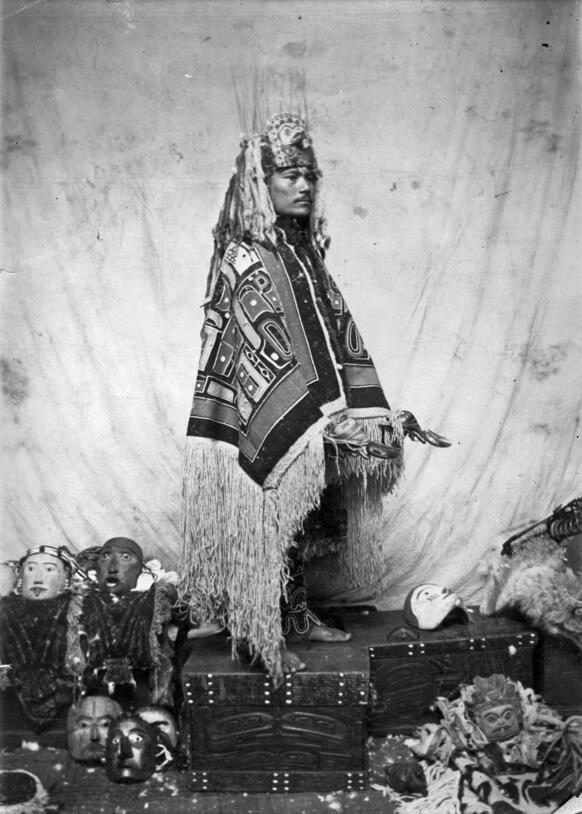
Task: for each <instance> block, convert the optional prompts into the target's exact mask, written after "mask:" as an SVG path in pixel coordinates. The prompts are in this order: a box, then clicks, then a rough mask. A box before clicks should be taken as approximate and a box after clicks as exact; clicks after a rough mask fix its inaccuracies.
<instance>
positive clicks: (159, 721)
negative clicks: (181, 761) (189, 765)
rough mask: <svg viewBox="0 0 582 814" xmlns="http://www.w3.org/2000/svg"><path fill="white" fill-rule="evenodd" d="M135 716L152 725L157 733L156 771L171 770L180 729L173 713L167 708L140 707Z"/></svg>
mask: <svg viewBox="0 0 582 814" xmlns="http://www.w3.org/2000/svg"><path fill="white" fill-rule="evenodd" d="M135 714H136V715H137V716H138V717H139V718H141V719H142V720H144V721H146V722H147V723H148V724H151V725H152V726H153V727H154V728H155V730H156V732H157V741H158V746H157V752H156V771H164V770H165V769H169V768H170V767H171V766H172V764H173V762H174V755H175V749H176V747H177V745H178V729H177V727H176V721H175V719H174V716H173V715H172V713H171V712H170V711H169V710H168V709H166V708H165V707H158V706H148V707H140V708H139V709H138V710H136V712H135Z"/></svg>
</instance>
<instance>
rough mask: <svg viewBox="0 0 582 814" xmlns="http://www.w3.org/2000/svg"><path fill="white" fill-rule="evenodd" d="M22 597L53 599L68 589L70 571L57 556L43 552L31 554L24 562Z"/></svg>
mask: <svg viewBox="0 0 582 814" xmlns="http://www.w3.org/2000/svg"><path fill="white" fill-rule="evenodd" d="M20 573H21V578H22V596H23V597H25V599H35V600H37V599H53V598H54V597H55V596H58V595H59V594H60V593H62V592H63V591H64V590H65V588H66V587H67V582H68V577H69V571H68V569H67V567H66V565H65V563H64V562H63V561H62V560H61V559H60V558H59V557H57V556H54V555H53V554H49V553H48V552H42V553H38V554H30V555H29V556H28V557H26V559H25V560H24V561H23V562H22V568H21V572H20Z"/></svg>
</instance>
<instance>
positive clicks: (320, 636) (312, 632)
mask: <svg viewBox="0 0 582 814" xmlns="http://www.w3.org/2000/svg"><path fill="white" fill-rule="evenodd" d="M303 638H305V639H307V640H308V641H310V642H332V643H333V642H348V641H349V640H350V639H351V638H352V634H351V633H346V632H345V630H338V628H337V627H328V626H327V625H312V626H311V627H310V628H309V630H308V631H307V633H305V635H304V637H303Z"/></svg>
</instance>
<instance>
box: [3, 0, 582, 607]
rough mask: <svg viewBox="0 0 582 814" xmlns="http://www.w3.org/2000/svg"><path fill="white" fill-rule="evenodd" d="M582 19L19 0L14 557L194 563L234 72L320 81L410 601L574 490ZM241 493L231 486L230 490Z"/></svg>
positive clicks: (11, 252)
mask: <svg viewBox="0 0 582 814" xmlns="http://www.w3.org/2000/svg"><path fill="white" fill-rule="evenodd" d="M579 17H580V5H579V3H577V2H570V0H564V1H563V2H560V3H545V2H538V1H537V0H519V1H515V2H514V0H503V2H495V0H494V1H493V2H485V0H462V1H461V2H454V3H453V2H438V3H437V2H417V0H392V2H390V3H386V2H376V0H370V1H368V0H360V1H359V2H352V3H344V2H337V1H336V2H326V1H325V0H310V1H309V2H295V0H293V1H292V2H287V3H279V2H268V1H267V2H258V1H257V0H249V2H247V3H243V4H232V3H230V2H226V0H225V1H223V0H214V1H213V2H204V0H202V1H201V2H197V3H190V2H185V1H184V0H147V2H146V1H145V0H134V1H133V2H132V0H126V1H125V2H123V1H121V2H106V0H84V2H82V3H79V2H75V1H74V0H50V2H49V1H48V0H36V1H34V0H33V1H32V2H31V0H4V2H3V3H2V24H3V47H2V57H3V84H2V89H3V90H2V92H3V102H4V113H3V118H2V129H3V140H4V145H3V158H2V160H3V171H4V172H3V179H4V180H3V194H4V201H3V223H2V229H3V237H2V257H1V272H0V283H1V286H2V288H1V290H2V295H1V296H2V327H1V344H2V349H1V353H2V358H1V361H0V372H1V375H2V405H3V417H4V421H3V431H2V465H3V476H2V480H3V502H2V510H1V518H2V519H1V522H2V547H3V548H2V552H3V557H4V558H8V557H12V558H14V557H18V556H20V555H21V554H22V553H23V551H24V550H25V549H26V548H27V547H28V546H31V545H37V544H39V543H42V542H47V543H48V542H50V543H53V544H57V543H66V544H67V545H69V546H70V547H71V548H72V549H73V550H79V549H81V548H84V547H86V546H89V545H95V544H98V543H100V542H103V541H104V540H106V539H107V538H108V537H111V536H119V535H125V536H130V537H133V538H134V539H136V540H137V541H138V542H139V543H140V544H141V545H142V547H143V548H144V550H145V551H146V554H147V555H148V556H156V557H158V558H159V559H161V560H162V562H163V564H164V566H165V567H172V566H175V564H176V562H177V552H178V548H179V518H180V482H181V466H182V454H183V448H184V435H185V430H186V424H187V419H188V412H189V408H190V399H191V393H192V388H193V384H194V379H195V373H196V366H197V361H198V354H199V331H200V328H201V324H202V311H201V309H200V307H199V306H200V305H201V304H202V300H203V295H204V282H205V278H206V273H207V269H208V262H209V259H210V254H211V249H212V242H211V228H212V226H213V224H214V222H215V219H216V217H217V214H218V209H219V207H220V203H221V201H222V197H223V194H224V191H225V188H226V185H227V183H228V179H229V177H230V172H231V168H232V164H233V161H234V157H235V155H236V152H237V148H238V141H239V135H240V134H239V124H238V121H237V114H236V105H235V98H234V93H233V88H232V73H233V71H235V72H236V71H238V70H239V69H240V67H241V66H245V68H246V69H254V68H257V69H258V70H264V71H270V72H273V73H277V72H286V71H289V70H301V71H303V72H304V74H305V76H306V80H307V86H308V101H309V119H310V128H311V131H312V135H313V138H314V143H315V147H316V150H317V155H318V158H319V161H320V164H321V167H322V170H323V173H324V182H325V199H326V202H327V214H328V219H329V231H330V234H331V237H332V247H331V250H330V252H329V255H328V258H327V260H328V266H329V269H330V271H331V273H332V274H333V275H334V277H335V278H336V280H337V282H338V284H339V286H340V288H341V289H342V291H343V293H344V295H345V297H346V299H347V302H348V304H349V306H350V309H351V311H352V313H353V315H354V318H355V320H356V322H357V324H358V325H359V326H360V328H361V330H362V333H363V335H364V340H365V342H366V345H367V347H368V350H369V351H370V353H371V355H372V357H373V358H374V361H375V363H376V367H377V369H378V373H379V376H380V379H381V381H382V384H383V386H384V388H385V391H386V394H387V397H388V399H389V401H390V404H391V406H392V407H394V408H405V409H410V410H412V411H413V412H414V413H415V414H416V415H417V417H418V418H419V420H420V422H421V424H422V425H424V426H429V427H431V428H432V429H435V430H437V431H438V432H441V433H442V434H445V435H447V436H448V437H450V438H452V439H454V444H453V446H452V447H451V448H450V449H448V450H433V449H432V448H428V447H425V446H419V445H413V444H411V443H409V442H406V473H405V477H404V479H403V480H402V481H401V483H400V486H399V489H398V492H397V494H395V495H392V496H390V497H389V498H387V500H386V507H385V521H384V530H383V539H384V549H385V562H386V588H385V593H384V595H383V598H382V603H383V605H384V606H385V607H391V606H397V605H399V604H400V603H401V602H402V600H403V597H404V596H405V594H406V592H407V591H408V589H409V588H410V587H411V586H412V585H414V584H417V583H418V582H422V581H426V580H427V579H430V580H431V581H438V582H442V583H444V584H447V585H449V586H450V587H453V588H456V589H457V590H459V591H460V592H461V593H462V594H463V595H464V596H465V597H466V598H467V599H468V600H475V601H478V600H479V598H480V591H481V584H482V580H481V577H480V576H479V573H478V568H477V565H478V563H479V561H480V560H481V559H482V558H483V556H484V555H485V554H486V552H487V551H488V549H489V548H490V547H491V546H496V545H497V546H498V545H499V544H500V542H501V541H502V540H503V539H504V537H505V536H508V535H509V534H510V533H511V531H512V530H513V529H515V528H517V527H519V526H520V525H522V524H526V523H527V522H529V521H530V520H535V519H538V518H540V517H541V516H543V515H545V514H546V513H548V512H549V511H550V510H551V509H552V508H553V507H554V506H555V505H556V504H557V503H559V502H561V501H564V500H567V499H569V498H570V497H573V496H574V495H575V494H578V493H579V492H580V491H581V490H580V488H579V482H580V468H581V463H580V461H581V455H580V437H579V436H580V428H579V419H580V401H581V397H582V387H581V370H582V364H581V355H580V349H581V320H580V316H579V315H580V305H581V290H580V289H581V283H580V274H579V269H578V268H577V266H578V265H579V263H578V258H579V256H580V245H579V237H578V229H577V225H579V224H577V221H578V220H579V216H580V208H579V202H580V201H579V191H580V189H579V185H578V175H577V160H578V155H579V121H578V118H579V91H580V87H579V78H580V61H579V56H580V55H579V25H580V23H579ZM232 499H233V500H236V495H233V496H232Z"/></svg>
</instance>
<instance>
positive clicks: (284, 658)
mask: <svg viewBox="0 0 582 814" xmlns="http://www.w3.org/2000/svg"><path fill="white" fill-rule="evenodd" d="M306 667H307V665H306V664H305V662H304V661H301V659H300V658H299V656H298V655H297V653H294V652H293V651H292V650H287V648H286V647H285V645H281V669H282V670H283V672H284V673H300V672H301V671H302V670H305V669H306Z"/></svg>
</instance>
